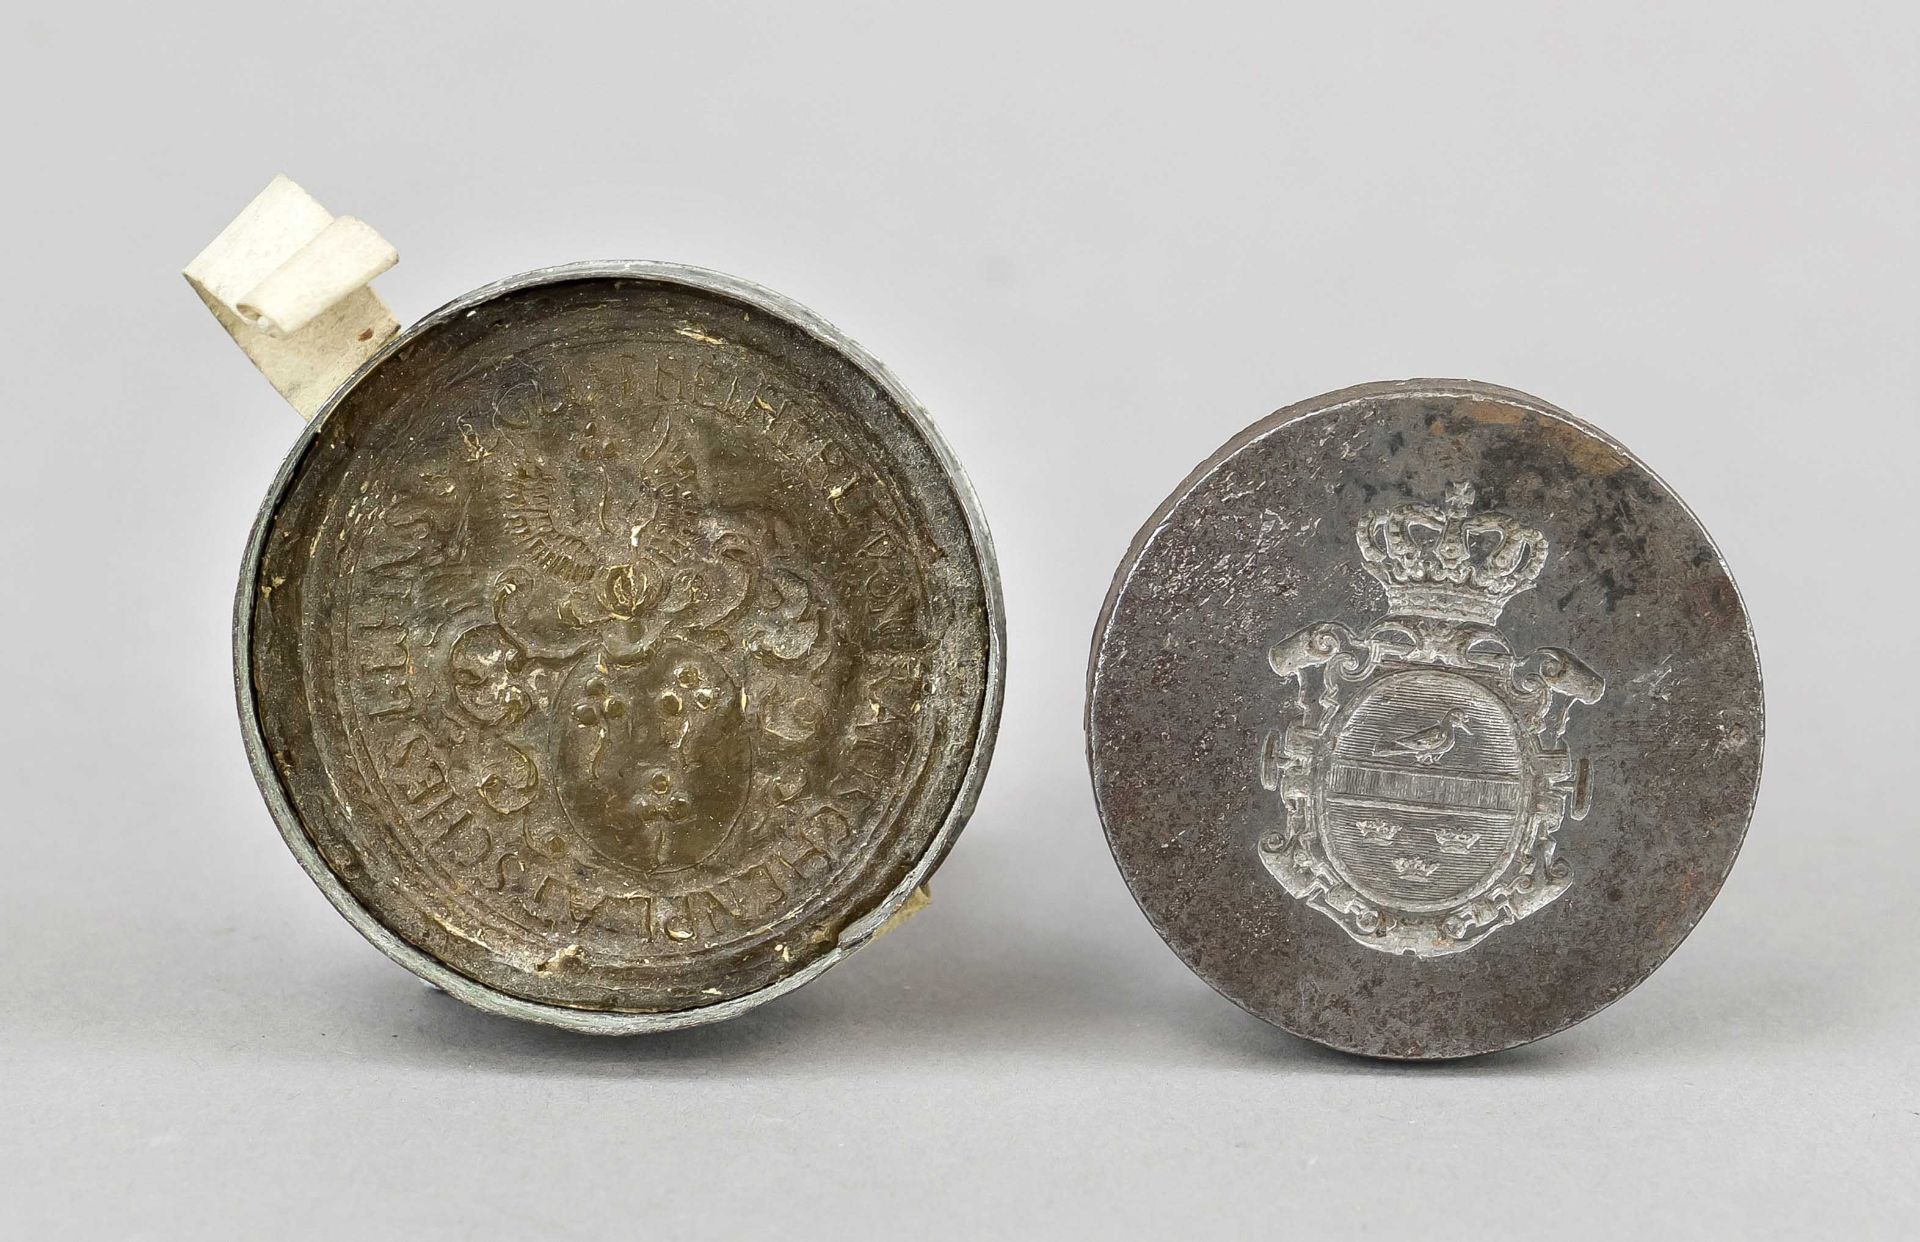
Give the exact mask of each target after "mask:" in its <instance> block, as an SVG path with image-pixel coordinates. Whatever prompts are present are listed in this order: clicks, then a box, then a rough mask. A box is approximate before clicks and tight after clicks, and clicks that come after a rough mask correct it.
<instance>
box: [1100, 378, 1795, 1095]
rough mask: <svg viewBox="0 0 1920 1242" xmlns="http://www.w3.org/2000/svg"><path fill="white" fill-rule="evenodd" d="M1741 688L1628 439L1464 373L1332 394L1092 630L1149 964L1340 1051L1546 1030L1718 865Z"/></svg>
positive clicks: (1258, 432) (1183, 521)
mask: <svg viewBox="0 0 1920 1242" xmlns="http://www.w3.org/2000/svg"><path fill="white" fill-rule="evenodd" d="M1763 727H1764V710H1763V705H1762V696H1761V687H1760V669H1759V663H1758V658H1757V655H1756V652H1755V649H1754V643H1753V636H1752V632H1751V630H1750V628H1749V625H1748V622H1747V616H1746V611H1745V609H1744V607H1743V605H1742V603H1741V599H1740V595H1739V592H1738V590H1737V589H1736V588H1735V586H1734V583H1733V579H1732V577H1731V576H1730V575H1729V574H1728V571H1727V568H1726V565H1725V564H1724V562H1723V561H1722V560H1721V557H1720V554H1719V552H1718V550H1717V549H1716V548H1715V547H1714V545H1713V542H1712V540H1710V539H1709V538H1708V536H1707V534H1706V532H1705V531H1704V530H1703V529H1702V528H1701V526H1700V523H1699V522H1698V521H1697V520H1696V519H1695V518H1694V516H1693V514H1692V513H1691V512H1690V511H1689V510H1688V509H1687V507H1686V506H1685V505H1684V504H1683V503H1682V502H1681V501H1680V499H1679V498H1678V497H1677V496H1675V495H1674V494H1673V492H1672V491H1671V490H1669V489H1668V488H1667V487H1666V485H1665V484H1663V483H1662V482H1661V481H1660V480H1659V479H1658V478H1656V477H1655V476H1654V475H1653V473H1652V472H1651V471H1650V470H1648V469H1647V467H1646V466H1644V465H1643V464H1642V463H1641V462H1640V461H1639V460H1638V459H1636V458H1635V457H1634V456H1633V455H1632V454H1631V453H1629V452H1627V450H1626V449H1624V448H1623V447H1621V446H1620V445H1619V444H1617V443H1615V442H1614V441H1612V440H1610V439H1609V438H1607V437H1606V436H1605V435H1603V434H1601V433H1600V432H1598V431H1596V430H1594V429H1593V428H1591V427H1589V426H1587V425H1586V424H1584V423H1581V422H1580V421H1578V420H1577V419H1575V418H1573V417H1571V416H1570V415H1568V414H1565V413H1563V412H1562V411H1560V410H1557V409H1555V408H1554V407H1552V406H1550V405H1547V404H1545V403H1544V402H1541V401H1539V400H1536V399H1535V398H1532V397H1528V396H1525V395H1523V394H1520V393H1517V392H1512V391H1509V390H1506V389H1500V388H1494V387H1491V386H1489V385H1484V384H1477V383H1469V382H1464V381H1426V380H1418V381H1407V382H1403V383H1388V384H1372V385H1365V386H1362V387H1359V388H1353V389H1348V390H1345V391H1343V392H1338V393H1334V394H1331V395H1329V396H1325V397H1321V398H1318V399H1315V400H1312V401H1308V402H1304V403H1302V404H1300V405H1297V406H1293V407H1291V408H1289V409H1285V410H1282V411H1280V412H1279V413H1277V414H1275V415H1273V416H1272V417H1270V418H1268V419H1266V420H1264V421H1262V422H1260V423H1258V424H1256V425H1255V426H1253V427H1251V428H1249V429H1248V430H1247V431H1246V432H1245V433H1243V434H1242V435H1240V436H1239V437H1238V438H1236V439H1235V440H1233V441H1232V442H1231V443H1229V444H1228V445H1227V446H1226V447H1225V448H1223V449H1221V450H1220V452H1218V453H1216V454H1215V455H1214V456H1213V457H1211V458H1209V459H1208V460H1207V461H1206V462H1204V463H1203V464H1202V465H1201V466H1200V467H1199V469H1197V470H1196V471H1195V472H1194V473H1193V474H1192V475H1191V476H1190V477H1189V478H1188V479H1187V480H1186V482H1184V483H1183V484H1182V485H1181V486H1180V488H1179V489H1178V490H1177V491H1176V492H1175V493H1174V494H1173V496H1172V497H1171V498H1169V499H1168V500H1167V502H1166V503H1165V504H1163V505H1162V506H1161V507H1160V509H1159V510H1158V512H1156V513H1155V514H1154V515H1153V517H1152V519H1151V520H1150V521H1149V522H1148V523H1147V525H1146V526H1145V528H1144V529H1142V531H1141V532H1140V534H1139V535H1138V536H1137V537H1136V539H1135V540H1134V542H1133V545H1132V547H1131V549H1130V550H1129V551H1128V554H1127V556H1126V558H1125V560H1124V561H1123V563H1122V564H1121V566H1120V569H1119V572H1118V573H1117V574H1116V576H1115V578H1114V583H1113V587H1112V590H1111V591H1110V593H1109V595H1108V597H1107V602H1106V607H1105V609H1104V611H1103V613H1102V616H1101V619H1100V623H1099V629H1098V632H1097V633H1096V636H1095V640H1094V651H1093V659H1092V665H1091V668H1090V670H1089V677H1088V705H1087V740H1088V756H1089V762H1090V764H1091V766H1092V771H1093V782H1094V793H1095V798H1096V801H1097V803H1098V806H1099V811H1100V816H1101V819H1102V822H1103V823H1104V824H1105V826H1106V832H1107V838H1108V842H1109V844H1110V845H1111V847H1112V849H1113V854H1114V857H1115V859H1116V860H1117V861H1118V863H1119V866H1120V870H1121V872H1122V873H1123V875H1124V876H1125V878H1126V881H1127V884H1128V885H1129V886H1130V888H1131V889H1132V891H1133V894H1134V897H1135V899H1136V900H1137V901H1138V902H1139V904H1140V906H1141V909H1142V910H1143V911H1144V912H1145V913H1146V915H1147V917H1148V919H1149V920H1150V921H1151V922H1152V924H1153V926H1154V928H1155V929H1156V930H1157V931H1158V932H1159V933H1160V935H1161V936H1162V937H1163V938H1164V939H1165V940H1166V941H1167V943H1168V944H1169V945H1170V946H1171V947H1172V948H1173V949H1174V951H1175V952H1176V953H1178V954H1179V955H1180V957H1181V958H1182V959H1183V960H1184V961H1185V962H1186V963H1187V964H1188V965H1189V966H1190V967H1191V968H1192V969H1193V970H1194V971H1196V972H1197V973H1198V974H1199V975H1200V976H1201V977H1202V978H1204V979H1205V980H1206V981H1207V982H1208V983H1209V984H1211V985H1212V986H1213V987H1214V988H1216V989H1217V990H1219V991H1220V992H1222V993H1223V994H1225V995H1226V996H1227V997H1229V998H1230V999H1232V1000H1233V1001H1235V1002H1237V1003H1238V1004H1240V1005H1241V1006H1242V1007H1244V1008H1245V1009H1247V1010H1248V1011H1250V1012H1251V1013H1253V1014H1255V1015H1257V1016H1259V1017H1261V1018H1264V1019H1266V1020H1268V1021H1270V1022H1273V1023H1275V1024H1276V1025H1279V1026H1281V1027H1284V1028H1286V1029H1287V1030H1289V1031H1292V1032H1294V1033H1296V1034H1298V1035H1302V1036H1305V1037H1306V1038H1309V1039H1313V1040H1316V1041H1319V1042H1321V1043H1323V1044H1327V1045H1329V1046H1331V1047H1334V1048H1339V1049H1342V1050H1346V1051H1350V1052H1356V1053H1362V1054H1366V1055H1371V1056H1380V1057H1393V1058H1405V1059H1428V1058H1444V1057H1455V1056H1465V1055H1470V1054H1474V1053H1481V1052H1490V1051H1495V1050H1498V1049H1502V1048H1507V1047H1511V1046H1513V1045H1516V1044H1520V1043H1524V1042H1527V1041H1529V1040H1532V1039H1537V1038H1539V1037H1541V1036H1544V1035H1548V1034H1552V1033H1553V1032H1555V1031H1559V1030H1562V1029H1564V1028H1565V1027H1567V1026H1570V1025H1572V1024H1573V1023H1575V1022H1578V1021H1580V1020H1581V1019H1583V1018H1585V1017H1587V1016H1589V1015H1591V1014H1593V1013H1594V1012H1596V1011H1597V1010H1599V1009H1601V1008H1602V1007H1604V1006H1605V1005H1607V1004H1608V1003H1609V1002H1611V1001H1613V1000H1614V999H1616V998H1618V997H1619V996H1620V995H1622V994H1623V993H1625V992H1626V991H1628V990H1629V989H1631V988H1632V987H1634V986H1635V985H1636V984H1638V983H1639V982H1640V981H1641V980H1643V979H1644V978H1646V977H1647V975H1648V974H1649V973H1651V972H1652V971H1653V970H1654V968H1655V967H1657V966H1658V965H1659V964H1660V963H1661V962H1662V961H1663V960H1665V959H1666V957H1667V956H1668V955H1669V954H1670V953H1672V952H1673V950H1674V949H1675V948H1676V947H1677V946H1678V945H1679V943H1680V941H1681V940H1682V939H1683V938H1684V937H1685V936H1686V934H1687V932H1688V931H1689V930H1691V928H1692V927H1693V925H1694V924H1695V923H1696V922H1697V921H1698V920H1699V918H1700V916H1701V915H1702V914H1703V913H1704V912H1705V910H1706V908H1707V905H1708V903H1709V902H1711V901H1712V900H1713V898H1714V896H1715V894H1716V893H1717V892H1718V891H1719V888H1720V886H1721V883H1722V881H1723V880H1724V878H1725V876H1726V874H1727V871H1728V869H1729V868H1730V867H1731V866H1732V865H1733V860H1734V856H1735V854H1736V853H1737V852H1738V850H1739V847H1740V843H1741V839H1742V838H1743V836H1744V835H1745V832H1746V827H1747V821H1748V818H1749V816H1750V814H1751V812H1752V808H1753V804H1754V797H1755V792H1756V789H1757V786H1758V782H1759V775H1760V759H1761V749H1762V745H1761V744H1762V735H1763Z"/></svg>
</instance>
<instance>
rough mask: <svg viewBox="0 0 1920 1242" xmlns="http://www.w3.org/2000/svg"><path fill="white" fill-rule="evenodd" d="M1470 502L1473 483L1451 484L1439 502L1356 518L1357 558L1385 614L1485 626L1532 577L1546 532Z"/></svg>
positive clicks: (1543, 557) (1542, 557)
mask: <svg viewBox="0 0 1920 1242" xmlns="http://www.w3.org/2000/svg"><path fill="white" fill-rule="evenodd" d="M1473 504H1474V493H1473V484H1471V483H1454V484H1450V485H1449V486H1448V488H1447V496H1446V500H1445V502H1444V503H1443V504H1441V505H1431V504H1422V503H1420V502H1417V501H1416V502H1411V503H1408V504H1403V505H1395V506H1394V507H1392V508H1390V509H1376V510H1373V511H1371V512H1369V513H1368V514H1367V515H1366V516H1365V517H1364V518H1362V519H1360V526H1359V529H1358V530H1357V531H1356V532H1355V536H1356V538H1357V539H1358V540H1359V543H1360V556H1361V558H1362V559H1363V560H1364V561H1365V562H1366V567H1367V572H1368V573H1370V574H1372V575H1373V576H1374V577H1375V578H1376V579H1378V580H1379V582H1380V585H1381V586H1383V587H1385V588H1386V590H1387V604H1388V606H1389V607H1390V609H1391V610H1392V611H1393V612H1395V613H1401V614H1407V613H1411V614H1414V615H1416V616H1425V617H1443V618H1454V619H1458V620H1462V621H1477V622H1480V623H1482V624H1485V625H1492V624H1493V623H1494V622H1495V621H1498V620H1499V619H1500V612H1501V610H1502V609H1503V608H1505V607H1506V606H1507V601H1508V600H1510V599H1512V598H1513V597H1514V596H1516V595H1518V594H1519V593H1520V592H1522V591H1525V590H1527V589H1528V588H1530V587H1532V586H1533V584H1534V581H1535V580H1536V579H1538V578H1539V577H1540V571H1541V570H1542V569H1543V568H1545V567H1546V563H1547V537H1546V536H1545V535H1543V534H1541V533H1540V532H1539V531H1537V530H1535V529H1534V528H1532V527H1531V526H1526V525H1523V524H1522V523H1520V522H1516V521H1515V520H1514V519H1512V518H1510V517H1508V516H1506V515H1505V514H1503V513H1475V512H1474V511H1473Z"/></svg>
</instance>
